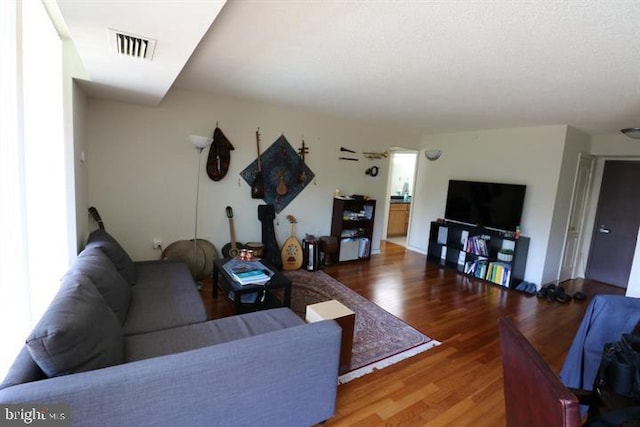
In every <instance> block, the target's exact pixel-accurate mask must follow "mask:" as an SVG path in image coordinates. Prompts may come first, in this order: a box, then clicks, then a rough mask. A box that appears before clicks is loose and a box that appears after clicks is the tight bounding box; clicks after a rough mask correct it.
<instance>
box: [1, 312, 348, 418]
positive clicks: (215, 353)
mask: <svg viewBox="0 0 640 427" xmlns="http://www.w3.org/2000/svg"><path fill="white" fill-rule="evenodd" d="M340 336H341V330H340V327H339V326H338V325H337V324H336V323H335V322H334V321H323V322H317V323H311V324H304V325H300V326H296V327H292V328H287V329H282V330H278V331H274V332H270V333H266V334H262V335H257V336H253V337H249V338H244V339H240V340H237V341H232V342H228V343H224V344H218V345H214V346H209V347H204V348H200V349H196V350H191V351H187V352H183V353H177V354H172V355H168V356H162V357H157V358H152V359H146V360H141V361H137V362H132V363H125V364H122V365H118V366H112V367H109V368H104V369H98V370H95V371H90V372H83V373H79V374H72V375H67V376H62V377H57V378H50V379H46V380H42V381H35V382H32V383H26V384H20V385H16V386H12V387H8V388H6V389H3V390H0V402H2V403H38V404H68V405H69V417H70V419H71V421H72V425H74V426H76V425H77V426H79V425H82V426H103V425H136V426H147V425H148V426H162V425H166V426H176V425H189V426H216V425H220V426H228V425H234V426H255V425H312V424H315V423H318V422H321V421H323V420H325V419H328V418H330V417H331V416H333V414H334V411H335V400H336V391H337V376H338V358H339V352H340Z"/></svg>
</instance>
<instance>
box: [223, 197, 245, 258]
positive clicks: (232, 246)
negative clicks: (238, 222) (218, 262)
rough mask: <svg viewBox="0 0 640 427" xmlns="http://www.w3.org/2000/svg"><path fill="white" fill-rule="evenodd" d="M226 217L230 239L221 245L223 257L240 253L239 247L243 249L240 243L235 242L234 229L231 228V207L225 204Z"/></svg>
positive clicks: (232, 256)
mask: <svg viewBox="0 0 640 427" xmlns="http://www.w3.org/2000/svg"><path fill="white" fill-rule="evenodd" d="M226 211H227V218H229V235H230V237H231V241H230V242H229V243H227V244H226V245H224V246H223V247H222V256H223V257H225V258H235V257H237V256H238V254H239V253H240V250H241V249H244V245H243V244H242V243H238V242H236V231H235V229H234V228H233V209H231V206H227V208H226Z"/></svg>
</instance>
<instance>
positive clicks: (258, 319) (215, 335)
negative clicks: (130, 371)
mask: <svg viewBox="0 0 640 427" xmlns="http://www.w3.org/2000/svg"><path fill="white" fill-rule="evenodd" d="M304 323H305V322H304V321H303V320H302V319H301V318H300V317H298V316H297V315H296V314H295V313H294V312H293V311H292V310H291V309H289V308H275V309H271V310H263V311H257V312H254V313H247V314H242V315H238V316H229V317H223V318H221V319H216V320H210V321H208V322H204V323H197V324H194V325H186V326H181V327H178V328H172V329H165V330H163V331H156V332H149V333H147V334H140V335H132V336H125V338H124V342H125V345H124V347H125V350H124V352H125V353H124V360H125V361H127V362H132V361H136V360H142V359H149V358H151V357H158V356H164V355H167V354H174V353H180V352H183V351H189V350H194V349H196V348H201V347H206V346H209V345H215V344H222V343H225V342H230V341H235V340H238V339H242V338H248V337H252V336H254V335H261V334H265V333H268V332H273V331H277V330H280V329H286V328H291V327H294V326H300V325H304ZM256 351H258V352H259V351H260V349H256Z"/></svg>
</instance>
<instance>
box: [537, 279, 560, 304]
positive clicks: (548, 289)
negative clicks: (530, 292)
mask: <svg viewBox="0 0 640 427" xmlns="http://www.w3.org/2000/svg"><path fill="white" fill-rule="evenodd" d="M536 296H537V297H538V298H541V299H545V300H547V301H550V302H552V301H554V300H555V298H556V285H554V284H553V283H549V284H548V285H544V286H543V287H542V288H540V290H539V291H538V293H537V294H536Z"/></svg>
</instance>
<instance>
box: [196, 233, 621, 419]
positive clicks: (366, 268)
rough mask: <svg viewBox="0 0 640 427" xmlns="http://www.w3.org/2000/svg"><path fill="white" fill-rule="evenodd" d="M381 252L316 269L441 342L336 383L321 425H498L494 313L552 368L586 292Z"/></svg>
mask: <svg viewBox="0 0 640 427" xmlns="http://www.w3.org/2000/svg"><path fill="white" fill-rule="evenodd" d="M381 252H382V253H381V254H380V255H374V256H372V257H371V260H369V261H365V262H354V263H347V264H340V265H334V266H330V267H326V268H325V269H324V271H325V272H326V273H327V274H329V275H331V276H333V277H334V278H335V279H337V280H338V281H340V282H342V283H344V284H345V285H347V286H349V287H350V288H352V289H353V290H354V291H356V292H358V293H359V294H360V295H362V296H364V297H365V298H368V299H369V300H371V301H373V302H374V303H376V304H378V305H379V306H380V307H382V308H384V309H385V310H387V311H389V312H390V313H392V314H394V315H395V316H397V317H399V318H400V319H402V320H404V321H405V322H407V323H408V324H410V325H411V326H413V327H415V328H416V329H418V330H420V331H421V332H422V333H424V334H425V335H428V336H429V337H431V338H434V339H436V340H438V341H440V342H442V344H441V345H440V346H438V347H435V348H434V349H431V350H429V351H427V352H425V353H422V354H419V355H417V356H414V357H412V358H410V359H407V360H405V361H402V362H400V363H397V364H395V365H393V366H390V367H388V368H385V369H383V370H380V371H377V372H374V373H372V374H369V375H366V376H364V377H361V378H359V379H356V380H354V381H352V382H349V383H347V384H343V385H340V386H339V388H338V401H337V409H336V411H337V413H336V416H335V417H334V418H332V419H331V420H329V421H328V422H326V423H325V424H324V425H325V426H363V427H365V426H366V427H371V426H425V425H429V426H467V425H469V426H471V425H473V426H501V425H504V424H505V416H504V397H503V389H502V365H501V359H500V344H499V336H498V328H497V320H498V318H499V317H501V316H507V317H509V318H510V319H512V320H514V321H515V323H516V325H517V326H518V327H519V328H520V330H521V331H522V332H523V333H524V334H525V335H526V336H527V338H528V339H529V341H531V343H532V344H533V346H534V347H535V348H536V349H537V350H538V351H539V352H540V354H541V355H542V357H543V358H544V359H545V360H546V361H547V362H548V364H549V365H550V366H551V368H552V369H553V370H554V371H555V372H559V371H560V368H561V367H562V363H563V362H564V357H565V355H566V352H567V350H568V348H569V346H570V344H571V341H572V339H573V336H574V334H575V332H576V329H577V328H578V325H579V323H580V320H581V319H582V316H583V314H584V311H585V309H586V307H587V304H588V303H589V301H590V298H588V299H587V300H585V301H571V302H569V303H565V304H562V303H558V302H556V303H550V302H547V301H545V300H542V299H539V298H537V297H535V296H531V295H527V294H524V293H520V292H517V291H513V290H506V289H502V288H500V287H498V286H497V285H492V284H489V283H486V282H482V281H479V280H472V279H470V278H468V277H466V276H462V275H459V274H457V273H455V272H453V271H451V270H446V269H442V268H440V267H439V266H437V265H432V264H427V263H426V257H425V256H424V255H421V254H418V253H416V252H412V251H409V250H405V248H404V247H401V246H398V245H394V244H391V243H385V242H382V247H381ZM563 286H564V287H565V289H566V290H567V293H569V294H570V295H572V294H573V293H574V292H576V291H578V290H580V291H582V292H584V293H586V294H587V295H588V296H589V297H590V296H592V295H595V294H597V293H608V294H623V293H624V290H622V289H619V288H615V287H612V286H607V285H604V284H600V283H597V282H590V281H586V280H575V281H570V282H566V283H563ZM202 295H203V298H204V300H205V304H206V306H207V309H208V310H209V314H210V316H211V317H212V318H217V317H224V316H228V315H231V314H232V311H231V306H230V304H229V303H228V302H227V301H226V300H225V299H224V298H221V297H219V298H218V300H213V299H212V298H211V282H210V281H207V282H206V283H205V288H204V289H203V292H202ZM532 398H535V397H534V396H532Z"/></svg>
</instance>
